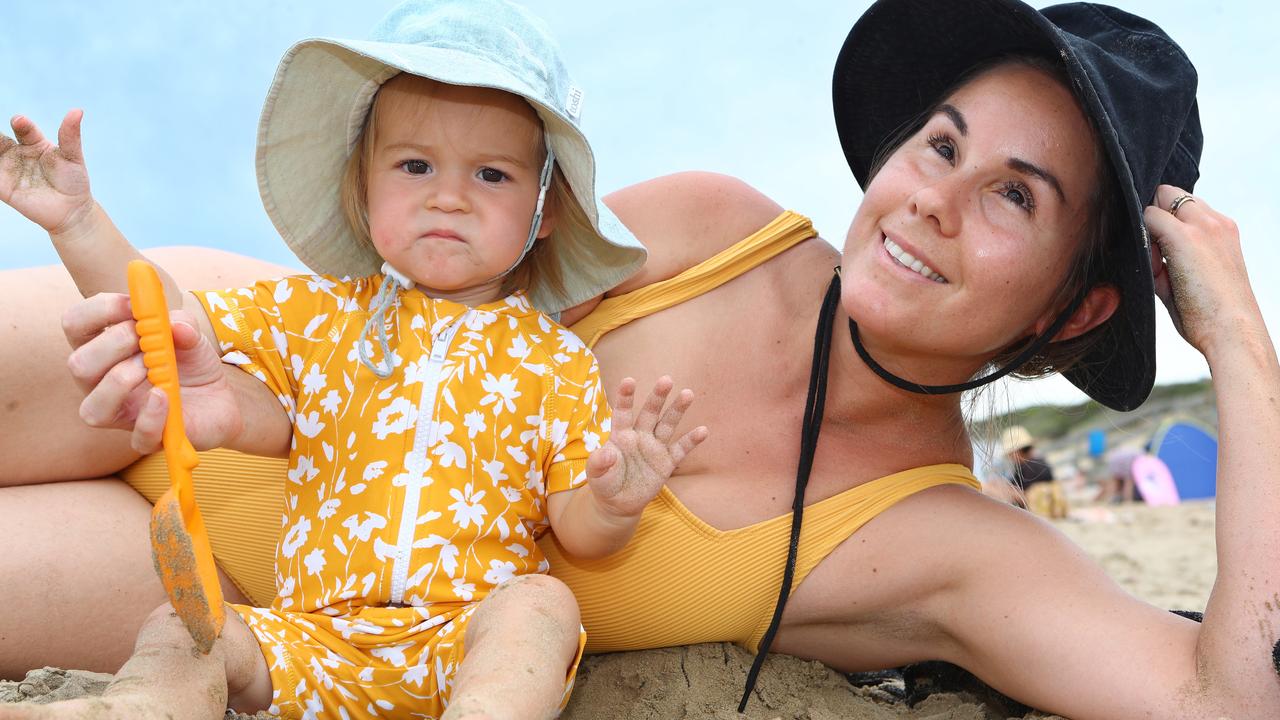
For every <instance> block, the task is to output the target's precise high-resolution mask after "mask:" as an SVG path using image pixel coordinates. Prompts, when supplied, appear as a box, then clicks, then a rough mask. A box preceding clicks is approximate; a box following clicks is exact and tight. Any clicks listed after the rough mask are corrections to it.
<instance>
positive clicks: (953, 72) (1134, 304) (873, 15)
mask: <svg viewBox="0 0 1280 720" xmlns="http://www.w3.org/2000/svg"><path fill="white" fill-rule="evenodd" d="M1011 53H1027V54H1033V55H1037V56H1043V57H1048V58H1056V59H1058V61H1059V62H1061V63H1062V64H1063V66H1064V68H1065V70H1066V73H1067V75H1068V76H1069V77H1070V78H1071V80H1072V87H1071V88H1070V90H1071V91H1072V92H1073V93H1074V94H1075V96H1076V97H1077V98H1078V99H1079V101H1080V104H1081V106H1082V107H1083V108H1084V110H1085V112H1086V113H1088V114H1089V116H1090V117H1091V118H1092V120H1093V122H1094V124H1095V126H1096V127H1097V128H1098V131H1099V136H1100V139H1101V141H1102V145H1103V150H1104V154H1105V156H1106V158H1107V160H1108V163H1109V166H1110V169H1111V171H1112V173H1113V174H1114V175H1115V176H1116V179H1117V181H1118V182H1117V185H1118V187H1119V188H1120V189H1121V192H1122V194H1123V195H1124V207H1125V214H1126V217H1127V226H1126V228H1125V232H1124V233H1123V237H1122V238H1121V239H1120V241H1119V242H1113V244H1111V245H1110V246H1109V247H1108V248H1107V257H1108V260H1109V262H1110V266H1109V267H1108V268H1107V271H1108V272H1107V274H1108V275H1109V280H1110V281H1111V282H1113V283H1114V284H1115V285H1116V287H1117V289H1118V290H1119V291H1120V295H1121V302H1120V307H1119V308H1118V309H1117V310H1116V313H1115V314H1114V315H1113V316H1112V318H1111V319H1110V320H1109V321H1108V322H1107V323H1106V324H1105V325H1104V326H1103V328H1101V330H1102V331H1104V332H1107V333H1109V334H1110V336H1111V338H1112V339H1113V340H1114V342H1105V343H1098V344H1096V345H1095V346H1094V347H1093V348H1092V349H1091V350H1090V351H1089V352H1088V353H1087V354H1086V355H1085V356H1084V357H1083V358H1082V359H1081V361H1080V362H1079V363H1078V364H1077V365H1076V366H1074V367H1072V368H1070V369H1068V370H1066V371H1065V372H1064V373H1063V374H1064V375H1065V376H1066V378H1067V379H1068V380H1070V381H1071V382H1072V383H1073V384H1074V385H1076V387H1078V388H1080V389H1081V390H1083V391H1084V392H1085V393H1086V394H1087V395H1089V396H1090V397H1092V398H1093V399H1094V400H1096V401H1098V402H1099V403H1101V404H1103V405H1105V406H1107V407H1110V408H1113V409H1116V410H1125V411H1127V410H1132V409H1133V408H1136V407H1137V406H1138V405H1140V404H1142V402H1143V401H1144V400H1145V399H1146V398H1147V396H1148V395H1149V394H1150V392H1151V387H1152V385H1153V384H1154V382H1155V370H1156V364H1155V295H1154V292H1155V290H1154V285H1153V280H1152V274H1151V259H1150V252H1149V244H1150V240H1149V238H1148V236H1147V231H1146V227H1145V225H1144V223H1143V220H1142V209H1143V207H1144V206H1145V204H1146V201H1144V200H1141V199H1140V198H1139V197H1138V195H1137V192H1136V191H1135V189H1134V182H1133V178H1132V177H1131V174H1130V171H1129V166H1128V164H1127V163H1126V161H1125V153H1124V150H1123V148H1122V147H1121V146H1120V142H1119V138H1118V136H1117V133H1116V131H1115V128H1114V127H1113V126H1112V121H1111V119H1110V117H1109V116H1108V114H1107V112H1106V109H1105V108H1104V106H1103V104H1102V102H1101V100H1100V99H1099V97H1098V93H1097V91H1096V89H1095V88H1094V86H1093V83H1092V81H1091V80H1090V78H1089V75H1088V74H1087V73H1086V72H1084V70H1083V69H1082V68H1081V66H1080V62H1079V60H1078V58H1076V55H1075V51H1074V49H1073V48H1072V47H1071V46H1070V44H1069V43H1067V42H1066V40H1065V39H1064V37H1063V34H1062V32H1061V31H1060V30H1059V29H1058V28H1057V27H1056V26H1055V25H1054V24H1053V23H1051V22H1050V21H1049V20H1048V19H1046V18H1045V17H1044V16H1043V15H1042V14H1041V13H1040V12H1038V11H1036V10H1035V9H1034V8H1032V7H1030V6H1028V5H1026V4H1024V3H1021V2H1017V1H1016V0H970V1H969V2H965V3H956V2H954V0H913V1H912V2H879V3H876V4H875V5H874V6H873V7H872V8H871V9H869V10H867V12H866V13H865V14H863V16H862V17H861V18H860V19H859V20H858V22H857V24H856V25H855V26H854V28H853V30H852V31H851V32H850V33H849V36H848V38H847V39H846V40H845V43H844V46H843V48H842V49H841V51H840V55H839V58H838V59H837V61H836V67H835V76H834V80H833V84H832V96H833V101H834V110H835V121H836V128H837V131H838V133H839V136H840V143H841V145H842V147H843V150H844V154H845V158H846V159H847V160H848V162H849V167H850V168H851V169H852V170H853V174H854V176H855V177H856V178H857V180H858V184H859V185H860V186H861V187H863V188H864V189H865V188H866V185H867V182H868V176H869V174H870V171H871V168H872V163H873V161H874V159H875V158H876V155H877V153H878V152H880V151H881V149H882V147H881V146H882V145H883V144H884V143H885V141H886V140H887V139H888V138H891V137H893V136H894V135H895V134H897V133H898V132H899V131H900V130H901V129H902V128H903V127H904V126H906V125H907V124H908V123H910V122H911V121H913V120H915V119H917V118H918V117H919V116H920V114H921V113H923V112H925V111H926V110H927V109H928V108H930V107H931V106H933V105H934V104H935V103H936V102H937V101H938V100H939V99H940V97H941V95H942V93H944V92H946V91H947V90H948V89H949V88H951V87H953V85H954V84H955V82H956V81H957V80H958V79H959V78H960V77H961V76H962V75H963V74H964V73H965V72H966V71H968V70H970V69H972V68H973V67H974V66H976V65H978V64H980V63H981V62H983V61H985V60H989V59H991V58H994V57H998V56H1001V55H1007V54H1011ZM1147 200H1149V198H1148V199H1147Z"/></svg>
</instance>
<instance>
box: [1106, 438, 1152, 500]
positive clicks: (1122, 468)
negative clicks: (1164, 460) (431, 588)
mask: <svg viewBox="0 0 1280 720" xmlns="http://www.w3.org/2000/svg"><path fill="white" fill-rule="evenodd" d="M1142 455H1143V449H1142V448H1135V447H1120V448H1115V449H1114V450H1110V451H1108V452H1107V454H1106V457H1105V460H1104V462H1105V465H1106V466H1105V468H1104V469H1103V473H1104V475H1103V477H1102V482H1101V483H1100V487H1099V488H1098V496H1097V498H1096V501H1097V502H1105V503H1122V502H1132V501H1134V500H1138V499H1139V495H1138V488H1137V484H1136V483H1134V481H1133V461H1134V460H1136V459H1138V458H1139V457H1141V456H1142Z"/></svg>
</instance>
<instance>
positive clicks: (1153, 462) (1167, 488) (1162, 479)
mask: <svg viewBox="0 0 1280 720" xmlns="http://www.w3.org/2000/svg"><path fill="white" fill-rule="evenodd" d="M1133 482H1134V485H1136V486H1137V487H1138V492H1140V493H1142V499H1143V500H1144V501H1145V502H1146V503H1147V504H1148V505H1177V504H1178V503H1179V502H1180V498H1179V497H1178V486H1177V485H1175V484H1174V482H1173V475H1172V474H1171V473H1170V472H1169V466H1168V465H1165V464H1164V461H1163V460H1161V459H1160V458H1158V457H1156V456H1155V455H1139V456H1138V457H1136V458H1134V459H1133Z"/></svg>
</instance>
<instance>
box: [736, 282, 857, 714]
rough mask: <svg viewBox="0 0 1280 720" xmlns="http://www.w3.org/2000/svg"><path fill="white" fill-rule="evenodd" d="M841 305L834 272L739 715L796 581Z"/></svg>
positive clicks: (820, 319)
mask: <svg viewBox="0 0 1280 720" xmlns="http://www.w3.org/2000/svg"><path fill="white" fill-rule="evenodd" d="M839 305H840V272H839V269H837V270H836V274H835V276H833V277H832V278H831V284H830V285H829V286H828V287H827V296H826V297H825V298H823V300H822V310H821V312H819V313H818V329H817V332H816V333H814V338H813V363H812V369H811V370H810V371H809V394H808V397H806V398H805V401H804V425H803V428H802V430H801V432H800V462H799V465H798V467H797V468H796V492H795V497H794V498H793V499H792V501H791V539H790V543H789V545H788V547H787V565H786V568H785V569H784V570H783V571H782V587H781V588H780V589H779V591H778V603H777V605H776V606H775V607H774V609H773V619H772V620H771V621H769V629H768V630H766V631H765V633H764V637H763V638H761V639H760V646H759V648H757V649H756V657H755V660H753V661H752V663H751V670H750V672H748V673H747V683H746V687H745V688H743V691H742V701H741V702H739V703H738V712H744V711H746V709H747V700H748V699H750V697H751V691H752V689H754V688H755V686H756V678H757V677H758V676H759V675H760V667H761V666H762V665H764V658H765V656H766V655H768V654H769V647H770V646H771V645H772V644H773V637H774V635H777V633H778V625H779V624H781V622H782V610H783V608H785V607H786V605H787V598H788V597H790V596H791V583H792V580H793V579H794V578H795V572H796V555H797V553H798V552H799V550H800V524H801V522H802V521H803V517H804V491H805V488H806V487H808V485H809V473H810V471H812V470H813V455H814V451H815V450H816V449H817V447H818V434H819V433H820V432H821V431H822V412H823V409H824V407H825V405H826V399H827V371H828V370H829V369H830V367H829V366H830V360H831V328H832V326H833V325H834V324H835V317H836V308H837V307H838V306H839Z"/></svg>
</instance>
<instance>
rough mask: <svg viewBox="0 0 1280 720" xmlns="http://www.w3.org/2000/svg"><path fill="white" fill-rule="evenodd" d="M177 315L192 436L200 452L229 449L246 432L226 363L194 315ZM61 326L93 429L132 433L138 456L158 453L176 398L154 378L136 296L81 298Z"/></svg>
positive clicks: (188, 427) (84, 410) (181, 373)
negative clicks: (137, 324)
mask: <svg viewBox="0 0 1280 720" xmlns="http://www.w3.org/2000/svg"><path fill="white" fill-rule="evenodd" d="M170 318H171V322H172V325H173V344H174V350H175V351H176V355H177V360H178V377H179V383H180V385H181V391H182V416H183V421H184V423H185V424H186V431H187V438H188V439H189V440H190V441H191V444H192V445H193V446H195V448H196V449H197V450H207V449H209V448H213V447H220V446H222V445H226V444H228V442H229V441H231V440H232V439H234V438H236V437H238V436H239V435H240V433H241V430H242V428H243V425H244V418H243V416H242V414H241V410H240V406H239V404H238V402H237V399H236V395H235V392H234V390H233V388H232V387H231V384H230V383H229V382H228V380H227V378H226V375H225V373H224V369H223V366H222V360H221V359H220V358H219V356H218V353H217V351H216V350H215V349H214V347H213V346H212V345H211V344H210V342H209V340H208V339H207V338H205V337H204V335H202V334H201V333H200V331H199V330H197V329H196V324H195V321H194V320H193V318H192V317H191V316H190V315H189V314H188V313H187V312H185V311H182V310H176V311H173V312H171V313H170ZM62 329H63V332H64V333H65V334H66V336H67V340H68V341H69V342H70V343H71V347H72V348H73V350H72V353H71V356H70V357H69V358H68V360H67V365H68V367H69V368H70V369H71V375H72V376H73V377H74V378H75V381H76V383H77V384H78V385H80V387H81V389H83V390H84V391H85V394H86V396H85V399H84V402H82V403H81V404H80V417H81V418H82V419H83V420H84V421H85V422H86V423H87V424H89V425H90V426H92V427H100V428H117V429H123V430H132V431H133V438H132V445H133V449H134V450H137V451H138V452H141V453H151V452H155V451H156V450H158V449H159V448H160V438H161V433H162V431H163V430H164V422H165V417H166V415H167V413H168V409H169V401H168V397H167V396H166V395H165V394H164V392H163V391H162V390H160V389H159V388H156V387H154V386H153V385H152V384H151V383H150V382H149V381H148V380H147V368H146V366H145V365H143V363H142V352H141V351H140V350H139V349H138V334H137V332H135V330H134V321H133V314H132V312H131V311H130V308H129V296H128V295H121V294H115V293H103V294H100V295H95V296H93V297H91V298H88V299H86V300H82V301H80V302H78V303H76V304H75V305H72V306H71V307H70V309H68V310H67V312H66V313H65V314H64V315H63V316H62Z"/></svg>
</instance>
